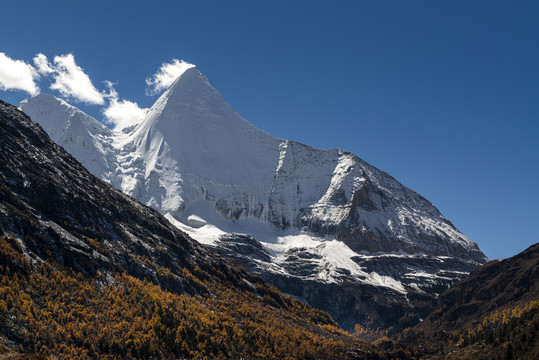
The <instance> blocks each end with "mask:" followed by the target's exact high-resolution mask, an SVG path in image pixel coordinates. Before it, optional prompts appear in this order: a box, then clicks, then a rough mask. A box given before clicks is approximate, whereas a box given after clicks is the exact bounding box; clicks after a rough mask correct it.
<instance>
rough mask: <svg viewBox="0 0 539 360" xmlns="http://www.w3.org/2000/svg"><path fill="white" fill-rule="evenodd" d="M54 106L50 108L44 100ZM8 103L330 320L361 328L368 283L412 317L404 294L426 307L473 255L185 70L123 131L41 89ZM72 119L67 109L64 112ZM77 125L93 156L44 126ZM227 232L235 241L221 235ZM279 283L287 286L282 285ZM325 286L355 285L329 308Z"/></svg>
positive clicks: (343, 166)
mask: <svg viewBox="0 0 539 360" xmlns="http://www.w3.org/2000/svg"><path fill="white" fill-rule="evenodd" d="M55 101H56V102H57V103H58V104H60V105H58V104H56V105H50V104H48V103H49V102H55ZM44 103H45V104H44ZM19 106H20V108H21V109H22V110H23V111H25V112H27V113H28V114H29V115H30V116H31V117H32V118H33V119H34V120H35V121H37V122H39V123H43V124H44V127H45V129H51V130H50V132H49V134H50V136H51V137H52V139H54V140H55V141H58V142H59V144H60V145H62V146H65V147H66V148H68V149H70V151H71V152H72V153H73V154H74V155H75V156H76V157H77V158H78V159H79V160H80V161H81V162H82V163H83V164H85V165H86V166H88V167H89V169H92V167H91V166H92V164H93V165H95V164H107V166H108V168H107V169H105V170H104V171H101V170H102V168H101V167H98V170H99V171H98V170H95V174H96V175H98V176H100V177H101V178H102V179H103V180H105V181H107V182H109V183H110V184H112V185H113V186H114V187H116V188H118V189H120V190H122V191H123V192H124V193H126V194H129V195H131V196H133V197H135V198H136V199H138V200H140V201H141V202H143V203H145V204H147V205H149V206H151V207H154V208H155V209H157V210H159V211H160V212H161V213H163V214H166V215H167V218H168V219H169V220H171V221H172V222H174V223H175V224H176V225H177V226H178V227H179V228H180V229H182V230H184V231H186V232H188V233H189V234H190V235H191V236H192V237H193V238H195V239H197V240H199V241H201V242H203V243H206V244H209V245H211V246H215V247H216V248H219V249H221V250H220V251H221V252H222V253H224V254H226V255H227V256H230V257H232V258H234V259H236V260H237V261H239V262H240V263H242V264H245V265H246V266H247V267H248V268H249V269H251V270H252V271H255V272H258V273H260V274H261V275H262V276H263V277H264V278H266V279H268V280H270V281H273V282H274V283H275V284H277V285H278V284H282V285H278V286H281V288H282V289H283V290H285V291H287V292H289V293H291V294H293V295H296V296H299V297H302V298H305V299H307V301H309V302H310V303H312V304H313V305H314V304H316V306H320V307H321V308H323V309H328V310H329V309H337V308H339V309H348V310H343V311H342V314H343V315H342V316H341V312H337V311H335V312H332V314H333V315H334V316H335V317H336V318H338V319H342V320H341V321H342V322H346V323H353V322H354V321H360V320H361V318H362V317H363V315H364V314H369V313H370V312H373V311H374V310H373V311H371V310H370V309H371V308H372V306H371V307H369V306H365V305H361V306H359V305H358V304H359V300H358V299H361V298H365V296H367V295H365V294H366V293H369V294H371V295H368V297H370V298H381V296H375V295H373V294H374V293H375V291H374V290H372V291H371V290H365V289H366V288H368V289H370V287H373V288H379V289H380V292H381V294H384V295H383V296H385V295H387V292H389V293H391V295H390V298H394V299H397V298H398V299H400V300H398V301H399V303H402V308H403V312H416V313H419V314H421V316H423V314H424V313H425V312H426V310H425V311H419V310H418V309H419V308H421V306H423V305H421V306H420V305H415V304H414V302H413V301H411V300H410V298H414V297H417V298H421V299H422V300H421V301H420V303H421V304H424V303H426V302H428V301H426V300H425V301H424V300H423V299H424V298H428V299H430V301H431V302H432V301H433V300H434V299H435V298H436V296H437V294H439V292H440V291H441V289H442V288H445V287H446V286H448V285H449V284H450V283H452V282H453V281H455V280H458V279H460V278H462V277H463V276H464V275H465V274H466V273H467V272H469V271H471V270H472V269H473V268H474V267H476V266H477V265H479V264H482V263H484V262H485V261H486V257H485V256H484V255H483V253H482V252H481V251H480V250H479V248H478V247H477V245H476V244H475V243H473V242H472V241H471V240H469V239H468V238H467V237H466V236H464V235H463V234H462V233H460V232H459V231H458V230H457V229H456V228H455V227H454V226H453V225H452V224H451V223H450V222H449V221H448V220H447V219H445V218H444V217H443V216H442V214H440V212H439V211H438V210H437V209H436V208H435V207H434V206H433V205H432V204H431V203H430V202H429V201H428V200H426V199H425V198H423V197H422V196H420V195H419V194H417V193H415V192H414V191H412V190H410V189H408V188H406V187H404V186H403V185H402V184H400V183H399V182H398V181H396V180H395V179H394V178H392V177H391V176H389V175H388V174H386V173H384V172H382V171H380V170H378V169H376V168H375V167H373V166H371V165H369V164H367V163H366V162H364V161H363V160H361V159H360V158H358V157H357V156H355V155H354V154H351V153H349V152H346V151H343V150H340V149H331V150H319V149H315V148H312V147H310V146H307V145H304V144H301V143H297V142H294V141H289V140H282V139H277V138H275V137H273V136H271V135H269V134H267V133H266V132H264V131H262V130H260V129H257V128H256V127H254V126H253V125H252V124H250V123H248V122H247V121H245V120H244V119H242V118H241V117H240V116H239V115H238V114H237V113H236V112H235V111H234V110H233V109H232V108H231V107H230V106H229V105H228V104H226V103H225V102H224V101H223V99H222V96H221V94H219V93H218V92H217V91H216V90H215V89H214V88H213V87H211V85H210V84H209V82H208V80H207V79H206V77H205V76H204V75H203V74H201V73H200V71H199V70H198V69H196V68H191V69H189V70H187V71H186V72H185V73H184V74H183V75H182V76H180V77H179V78H178V79H177V80H176V81H175V83H174V84H173V85H172V86H171V87H170V88H169V89H168V90H167V91H166V92H165V93H164V94H163V95H162V96H161V97H160V98H159V99H158V100H157V102H156V103H155V104H154V106H153V107H152V108H151V109H150V110H149V111H148V112H147V114H146V115H145V116H144V118H143V119H141V121H140V122H139V123H138V124H136V125H135V126H133V127H131V128H125V129H121V130H112V131H111V130H109V129H106V128H105V129H102V128H101V127H100V126H99V125H97V124H95V123H99V122H97V121H96V120H93V119H92V120H93V122H92V121H89V120H88V118H87V116H84V115H85V114H84V113H82V112H80V110H78V109H75V108H73V107H71V106H70V105H67V104H65V103H64V102H61V101H60V100H54V99H51V98H50V97H47V98H44V97H43V96H42V95H39V96H38V97H36V98H32V99H29V100H25V101H24V102H22V103H21V104H20V105H19ZM58 106H59V107H60V108H62V107H63V108H67V109H68V110H65V109H64V110H62V111H57V112H56V115H54V114H53V113H52V112H51V111H48V110H47V111H45V110H44V109H50V108H56V107H58ZM73 113H77V114H78V115H77V116H68V117H67V118H66V114H73ZM77 119H79V122H80V123H81V124H82V125H81V126H80V127H77V129H78V128H83V129H84V131H85V132H84V133H85V134H86V133H88V134H90V138H91V140H92V144H94V145H95V146H93V148H92V147H89V148H88V147H87V148H85V150H84V151H83V150H80V149H79V148H80V146H81V143H80V142H68V141H67V140H66V139H71V138H73V136H71V135H70V130H69V129H70V127H69V126H63V127H62V126H57V125H55V126H47V125H46V123H49V122H53V123H54V124H57V123H58V124H62V123H65V124H68V123H70V124H72V123H73V122H74V121H76V120H77ZM80 119H83V120H80ZM90 119H91V118H90ZM74 128H75V127H74ZM59 129H61V130H59ZM66 132H67V133H66ZM86 143H88V141H86ZM74 144H75V145H76V146H75V147H74V148H72V147H73V146H74ZM96 144H97V145H96ZM99 144H101V145H99ZM88 149H90V151H93V152H94V158H95V159H93V160H90V159H91V158H92V156H88V155H87V150H88ZM92 149H94V150H92ZM77 154H84V155H80V156H78V155H77ZM94 160H95V161H94ZM231 233H234V234H236V235H233V236H232V237H227V236H225V235H226V234H231ZM237 234H246V235H249V236H251V237H252V238H254V239H256V241H258V243H255V242H253V241H251V240H248V241H247V239H251V238H249V237H245V236H246V235H242V236H243V237H242V236H240V235H237ZM259 245H260V246H259ZM378 258H379V259H378ZM410 273H417V274H419V273H421V275H420V276H419V275H414V276H412V275H410ZM286 279H288V280H286ZM290 282H292V283H294V285H290V286H288V285H285V284H288V283H290ZM311 282H314V283H312V284H311ZM333 283H337V284H341V285H342V287H343V288H344V287H345V285H344V284H353V285H346V286H347V287H354V286H355V287H356V290H354V291H347V292H346V293H345V295H343V296H342V299H339V303H338V304H337V305H336V306H334V305H333V304H332V302H333V300H335V299H330V298H327V299H326V297H324V296H322V295H317V294H322V292H324V291H325V290H320V291H318V290H314V288H317V289H318V288H320V289H322V288H323V287H324V286H326V285H327V289H333V285H330V284H333ZM324 284H326V285H324ZM289 290H290V291H289ZM328 291H329V290H328ZM310 293H312V294H313V295H309V294H310ZM318 298H319V299H318ZM345 298H346V299H345ZM318 300H319V301H318ZM349 304H353V305H352V306H351V307H350V305H349ZM362 304H363V303H362ZM426 308H428V306H427V305H425V309H426ZM351 309H356V310H354V311H352V310H351ZM330 311H331V310H330ZM347 313H348V314H351V315H350V316H349V318H346V319H345V316H344V314H347ZM377 313H378V311H377ZM380 313H382V312H380ZM372 315H376V314H374V312H373V314H372ZM390 323H392V320H391V321H383V324H384V325H388V324H390Z"/></svg>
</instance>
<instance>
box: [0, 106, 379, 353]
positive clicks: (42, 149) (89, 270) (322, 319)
mask: <svg viewBox="0 0 539 360" xmlns="http://www.w3.org/2000/svg"><path fill="white" fill-rule="evenodd" d="M0 139H1V141H0V339H4V340H5V341H7V342H9V343H12V344H15V345H17V344H20V345H21V347H22V348H23V350H24V351H30V352H34V353H41V354H48V355H54V356H58V357H60V358H72V357H76V358H93V357H101V358H154V357H155V358H169V357H175V358H178V357H179V358H184V357H191V358H202V357H204V356H209V357H217V356H220V357H223V358H240V357H244V358H285V357H287V356H288V357H291V358H308V357H321V358H328V359H332V358H354V357H357V356H358V354H362V353H369V354H371V355H369V356H370V357H371V358H378V355H376V353H375V352H373V350H372V349H370V348H369V347H368V346H366V345H364V344H362V343H360V342H358V340H357V339H354V338H353V337H351V336H350V335H347V334H346V333H344V332H343V331H342V330H340V329H338V328H337V327H336V326H335V325H336V324H335V323H334V322H333V321H332V319H331V318H330V317H329V316H328V315H327V314H326V313H323V312H321V311H318V310H313V309H311V308H309V307H307V306H306V305H304V304H303V303H301V302H299V301H297V300H295V299H292V298H290V297H288V296H285V295H283V294H282V293H280V292H278V291H277V290H276V289H274V288H272V287H270V286H268V285H267V284H266V283H264V282H263V281H262V279H261V278H260V277H258V276H255V275H251V274H249V273H248V272H247V271H245V269H243V268H241V267H239V266H237V265H236V264H234V263H232V262H231V261H229V260H226V259H224V258H223V257H221V256H220V255H218V254H216V253H214V252H212V251H210V250H208V249H207V248H205V247H204V246H201V245H199V244H198V243H197V242H195V241H193V240H192V239H190V238H189V237H188V236H187V235H185V234H184V233H182V232H181V231H179V230H178V229H177V228H176V227H174V226H173V225H171V224H170V223H169V222H168V221H167V220H166V219H165V218H163V217H162V216H161V215H160V214H159V213H158V212H157V211H155V210H153V209H150V208H148V207H146V206H144V205H142V204H140V203H139V202H138V201H136V200H134V199H132V198H130V197H128V196H127V195H124V194H122V193H121V192H120V191H118V190H115V189H113V188H112V187H111V186H109V185H107V184H106V183H104V182H103V181H101V180H99V179H97V178H96V177H94V176H93V175H91V174H90V173H89V172H88V171H87V170H86V169H85V168H84V167H83V166H82V165H81V164H80V163H78V162H77V161H76V160H75V159H74V158H73V157H72V156H71V155H69V154H68V153H67V152H66V151H65V150H64V149H62V148H61V147H60V146H58V145H56V144H55V143H53V142H52V141H51V140H50V139H49V137H48V136H47V134H46V133H45V132H44V131H43V130H42V129H41V127H40V126H39V125H38V124H36V123H34V122H33V121H31V120H30V119H29V118H28V117H27V116H26V115H25V114H23V113H22V112H20V111H18V110H17V109H16V108H14V107H12V106H10V105H8V104H6V103H4V102H0Z"/></svg>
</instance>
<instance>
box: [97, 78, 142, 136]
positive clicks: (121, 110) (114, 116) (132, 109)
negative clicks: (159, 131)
mask: <svg viewBox="0 0 539 360" xmlns="http://www.w3.org/2000/svg"><path fill="white" fill-rule="evenodd" d="M105 84H107V86H108V87H109V94H108V95H107V98H108V99H109V106H107V107H106V108H105V109H104V110H103V114H104V115H105V117H106V118H107V120H108V121H110V122H111V123H113V124H114V128H115V129H118V130H120V129H124V128H126V127H128V126H131V125H134V124H136V123H138V122H139V121H140V120H141V119H142V117H143V116H144V114H146V111H147V110H148V109H145V108H141V107H140V106H138V104H137V103H136V102H132V101H129V100H121V99H120V98H119V96H118V92H117V91H116V90H115V89H114V84H113V83H112V82H110V81H105Z"/></svg>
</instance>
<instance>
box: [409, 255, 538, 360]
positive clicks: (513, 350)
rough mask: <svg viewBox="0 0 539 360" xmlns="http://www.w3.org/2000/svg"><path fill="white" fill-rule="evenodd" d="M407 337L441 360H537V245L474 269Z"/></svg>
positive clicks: (450, 290) (442, 298)
mask: <svg viewBox="0 0 539 360" xmlns="http://www.w3.org/2000/svg"><path fill="white" fill-rule="evenodd" d="M412 334H415V335H413V336H412V337H411V339H409V340H411V341H416V342H419V343H420V344H422V343H423V342H424V341H426V344H428V345H426V347H427V348H428V347H434V348H435V349H438V350H437V351H434V353H435V354H436V353H437V356H441V353H445V355H443V358H446V359H461V358H463V359H472V358H473V359H496V358H498V359H537V358H538V356H539V244H535V245H533V246H531V247H529V248H528V249H526V250H524V251H523V252H521V253H520V254H518V255H515V256H513V257H511V258H508V259H504V260H494V261H490V262H488V263H487V264H485V265H483V266H481V267H479V268H477V269H476V270H474V271H473V272H472V273H471V274H470V275H469V276H468V277H467V278H466V279H464V280H462V281H460V282H459V283H457V284H455V285H454V286H452V287H451V288H450V289H449V290H447V291H446V292H444V293H443V294H442V295H441V296H440V298H439V299H438V305H437V307H436V308H435V310H434V311H433V312H432V314H431V315H429V317H427V318H426V319H425V321H423V322H422V323H421V324H419V325H417V326H416V327H415V328H414V329H413V331H412ZM431 355H432V356H433V358H436V357H435V355H433V354H431Z"/></svg>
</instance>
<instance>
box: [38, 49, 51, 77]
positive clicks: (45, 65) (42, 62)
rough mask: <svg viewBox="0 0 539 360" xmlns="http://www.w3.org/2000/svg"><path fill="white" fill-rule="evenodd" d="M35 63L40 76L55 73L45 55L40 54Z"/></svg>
mask: <svg viewBox="0 0 539 360" xmlns="http://www.w3.org/2000/svg"><path fill="white" fill-rule="evenodd" d="M33 61H34V65H35V67H36V69H37V72H38V73H39V74H40V75H48V74H51V73H53V72H54V69H53V68H52V66H51V64H50V63H49V60H48V59H47V57H46V56H45V55H43V54H41V53H39V54H37V55H36V56H35V57H34V59H33Z"/></svg>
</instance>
